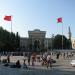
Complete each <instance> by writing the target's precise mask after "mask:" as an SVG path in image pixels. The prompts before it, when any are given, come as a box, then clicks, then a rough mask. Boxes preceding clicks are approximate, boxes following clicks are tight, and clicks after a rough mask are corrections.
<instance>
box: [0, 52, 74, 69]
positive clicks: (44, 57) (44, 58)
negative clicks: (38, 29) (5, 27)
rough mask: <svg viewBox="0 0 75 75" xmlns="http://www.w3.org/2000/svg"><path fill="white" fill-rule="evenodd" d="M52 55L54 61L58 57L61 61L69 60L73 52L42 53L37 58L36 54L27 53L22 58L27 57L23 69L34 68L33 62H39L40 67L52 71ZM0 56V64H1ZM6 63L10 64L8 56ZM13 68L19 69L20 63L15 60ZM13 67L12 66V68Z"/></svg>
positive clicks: (8, 56)
mask: <svg viewBox="0 0 75 75" xmlns="http://www.w3.org/2000/svg"><path fill="white" fill-rule="evenodd" d="M53 55H56V59H59V58H60V56H63V59H69V58H71V57H73V56H74V52H70V53H68V52H67V53H65V52H63V53H60V52H45V53H42V54H40V55H39V56H38V57H37V53H35V52H33V53H31V52H28V53H27V55H26V56H25V55H24V57H27V59H24V60H23V68H28V66H31V65H32V66H35V62H36V61H37V60H38V61H37V62H41V65H42V66H46V67H47V68H48V67H50V68H51V69H52V65H53V60H52V56H53ZM1 61H2V60H1V55H0V62H1ZM6 61H7V63H11V61H10V55H7V59H6ZM26 61H27V63H28V64H27V63H26ZM14 66H15V67H17V68H20V67H21V63H20V60H17V61H16V63H15V65H14ZM12 67H13V66H12Z"/></svg>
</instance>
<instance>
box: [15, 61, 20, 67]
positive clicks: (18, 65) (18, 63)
mask: <svg viewBox="0 0 75 75" xmlns="http://www.w3.org/2000/svg"><path fill="white" fill-rule="evenodd" d="M15 67H16V68H21V64H20V61H19V60H18V61H17V62H16V65H15Z"/></svg>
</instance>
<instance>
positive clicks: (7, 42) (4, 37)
mask: <svg viewBox="0 0 75 75" xmlns="http://www.w3.org/2000/svg"><path fill="white" fill-rule="evenodd" d="M19 44H20V37H19V35H18V32H17V33H16V35H15V34H14V33H13V32H12V33H10V32H8V31H7V30H4V29H3V28H2V27H0V51H15V50H16V49H17V48H19V47H20V45H19Z"/></svg>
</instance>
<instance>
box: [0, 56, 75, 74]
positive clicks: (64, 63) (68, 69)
mask: <svg viewBox="0 0 75 75" xmlns="http://www.w3.org/2000/svg"><path fill="white" fill-rule="evenodd" d="M4 58H6V57H4V56H3V57H2V59H4ZM52 58H53V59H55V57H54V56H53V57H52ZM74 58H75V57H73V58H71V59H65V60H64V59H63V58H62V57H60V59H58V60H56V59H55V60H56V63H55V64H53V68H52V70H51V69H50V68H48V69H47V68H46V67H45V66H43V67H42V66H41V63H38V62H36V63H35V65H36V66H34V67H32V66H29V67H30V68H29V69H23V68H21V69H16V68H15V69H14V68H10V67H4V66H2V64H0V75H75V67H72V66H71V65H70V61H71V60H72V59H74ZM18 59H20V60H21V63H22V62H23V59H24V57H21V56H18V57H11V61H12V62H16V60H18Z"/></svg>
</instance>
